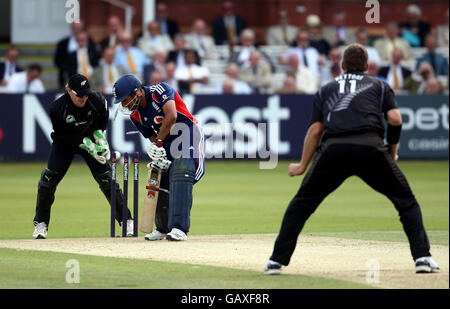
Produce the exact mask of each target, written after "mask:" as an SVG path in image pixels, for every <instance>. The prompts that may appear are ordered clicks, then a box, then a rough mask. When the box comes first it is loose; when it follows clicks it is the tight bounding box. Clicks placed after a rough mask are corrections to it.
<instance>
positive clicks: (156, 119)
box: [153, 116, 164, 124]
mask: <svg viewBox="0 0 450 309" xmlns="http://www.w3.org/2000/svg"><path fill="white" fill-rule="evenodd" d="M163 120H164V117H163V116H155V118H153V121H154V122H155V123H156V124H160V123H162V122H163Z"/></svg>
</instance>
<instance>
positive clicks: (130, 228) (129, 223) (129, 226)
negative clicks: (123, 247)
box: [127, 219, 134, 237]
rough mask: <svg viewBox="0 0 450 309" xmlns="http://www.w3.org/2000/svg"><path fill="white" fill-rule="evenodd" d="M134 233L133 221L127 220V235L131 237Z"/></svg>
mask: <svg viewBox="0 0 450 309" xmlns="http://www.w3.org/2000/svg"><path fill="white" fill-rule="evenodd" d="M133 234H134V221H133V219H128V220H127V237H133Z"/></svg>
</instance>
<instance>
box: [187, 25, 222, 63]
mask: <svg viewBox="0 0 450 309" xmlns="http://www.w3.org/2000/svg"><path fill="white" fill-rule="evenodd" d="M206 30H207V29H206V23H205V21H204V20H203V19H201V18H198V19H196V20H195V21H194V23H193V25H192V32H191V33H189V34H186V35H185V36H184V40H185V43H186V47H187V48H188V49H195V50H196V51H197V53H198V55H199V56H200V58H201V59H217V58H218V54H217V51H216V45H215V44H214V39H213V38H212V36H210V35H208V34H207V32H206Z"/></svg>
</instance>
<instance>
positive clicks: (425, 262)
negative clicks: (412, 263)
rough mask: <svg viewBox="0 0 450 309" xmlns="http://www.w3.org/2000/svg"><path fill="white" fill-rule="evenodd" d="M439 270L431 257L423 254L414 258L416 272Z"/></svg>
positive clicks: (425, 272)
mask: <svg viewBox="0 0 450 309" xmlns="http://www.w3.org/2000/svg"><path fill="white" fill-rule="evenodd" d="M437 272H439V265H438V264H437V263H436V262H435V261H434V260H433V259H432V258H431V256H424V257H421V258H418V259H417V260H416V273H417V274H427V273H437Z"/></svg>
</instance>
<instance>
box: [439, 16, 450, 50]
mask: <svg viewBox="0 0 450 309" xmlns="http://www.w3.org/2000/svg"><path fill="white" fill-rule="evenodd" d="M445 21H446V23H445V24H443V25H439V26H438V27H437V29H436V37H437V44H438V46H439V47H447V48H448V30H449V29H448V9H447V11H446V12H445Z"/></svg>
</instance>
